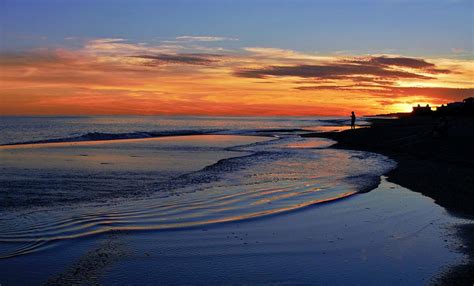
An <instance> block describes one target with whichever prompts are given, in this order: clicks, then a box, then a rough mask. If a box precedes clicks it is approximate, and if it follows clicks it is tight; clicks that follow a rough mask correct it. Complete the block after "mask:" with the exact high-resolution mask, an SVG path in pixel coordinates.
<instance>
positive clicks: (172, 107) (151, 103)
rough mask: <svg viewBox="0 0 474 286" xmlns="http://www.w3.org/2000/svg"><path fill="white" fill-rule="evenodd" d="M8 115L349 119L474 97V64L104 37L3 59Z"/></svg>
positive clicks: (2, 108)
mask: <svg viewBox="0 0 474 286" xmlns="http://www.w3.org/2000/svg"><path fill="white" fill-rule="evenodd" d="M0 66H1V74H0V95H1V104H0V114H1V115H103V114H109V115H125V114H128V115H229V116H240V115H252V116H260V115H262V116H263V115H265V116H276V115H288V116H293V115H295V116H296V115H323V116H324V115H347V114H348V113H350V111H352V110H355V111H356V112H357V113H358V114H380V113H390V112H405V111H410V110H411V106H413V105H416V104H430V105H433V106H436V105H440V104H443V103H447V102H452V101H459V100H462V99H463V98H466V97H469V96H473V94H474V81H473V79H474V69H473V61H471V60H458V59H446V58H431V59H427V58H410V57H404V56H401V55H393V54H391V55H387V54H384V55H369V56H347V55H346V56H341V55H319V54H309V53H301V52H297V51H291V50H282V49H275V48H262V47H247V48H243V49H241V50H233V51H227V50H219V49H216V50H211V51H209V50H204V49H199V47H198V48H194V50H193V51H192V52H189V51H187V50H186V49H183V47H180V46H176V45H175V46H174V45H172V44H168V45H165V44H161V45H155V46H153V45H147V44H144V43H139V44H133V43H129V42H127V41H126V40H124V39H95V40H90V41H87V42H85V43H84V45H83V46H82V48H79V49H75V50H74V49H55V50H52V49H37V50H34V51H30V52H22V53H20V52H19V53H14V54H13V53H10V54H6V53H4V54H2V55H0Z"/></svg>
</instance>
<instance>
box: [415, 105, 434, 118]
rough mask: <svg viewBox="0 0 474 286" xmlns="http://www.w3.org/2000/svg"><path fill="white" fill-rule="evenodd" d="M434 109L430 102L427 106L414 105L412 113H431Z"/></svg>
mask: <svg viewBox="0 0 474 286" xmlns="http://www.w3.org/2000/svg"><path fill="white" fill-rule="evenodd" d="M432 112H433V110H431V107H430V105H429V104H427V105H426V106H420V105H419V104H418V106H413V111H412V112H411V114H412V115H430V114H432Z"/></svg>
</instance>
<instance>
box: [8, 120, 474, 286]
mask: <svg viewBox="0 0 474 286" xmlns="http://www.w3.org/2000/svg"><path fill="white" fill-rule="evenodd" d="M105 119H107V121H108V122H110V121H112V122H114V123H113V124H112V127H113V128H114V130H116V131H119V132H116V133H105V132H102V133H100V132H96V133H93V134H94V135H93V136H91V135H88V134H90V133H87V131H88V130H91V129H92V128H91V126H96V124H97V122H103V121H104V120H105ZM105 119H104V118H85V120H87V123H84V125H83V126H81V132H82V133H81V132H78V131H75V130H67V129H64V131H63V130H62V129H61V128H58V129H54V130H53V131H52V132H56V133H51V134H50V135H48V136H47V137H46V138H44V137H43V138H42V137H40V136H38V137H37V138H33V139H34V140H32V139H31V138H24V133H23V132H21V134H20V135H18V136H21V137H18V136H17V135H16V133H15V132H16V130H14V129H11V130H12V131H11V133H10V134H9V138H20V139H17V140H16V141H11V140H10V141H9V142H5V143H4V145H3V146H1V147H0V156H1V157H0V158H1V160H0V162H1V166H0V167H1V168H2V170H3V172H2V176H1V177H0V179H1V181H2V184H1V186H2V188H1V189H0V190H1V192H0V195H1V196H2V203H3V204H4V207H3V208H2V211H1V218H0V220H1V224H0V254H1V259H0V277H1V279H2V281H0V282H1V283H5V284H6V285H24V284H33V285H40V284H47V285H64V284H86V285H89V284H101V285H152V284H167V285H183V284H185V285H189V284H200V285H209V284H231V285H234V284H252V285H254V284H268V283H271V284H290V285H294V284H298V285H301V284H315V283H316V284H333V285H345V284H348V283H351V281H358V283H360V284H365V285H380V284H385V285H400V284H403V285H407V284H408V285H420V284H436V283H443V282H444V283H446V284H450V283H452V281H461V282H466V283H467V282H469V276H466V274H462V273H468V272H466V269H468V268H466V265H469V264H468V263H469V262H470V261H472V256H469V250H470V249H472V248H470V247H471V244H470V241H469V240H466V238H467V236H465V235H464V236H460V235H459V232H460V230H461V229H468V228H466V226H469V225H471V224H472V218H471V217H469V216H467V215H462V216H461V215H459V214H458V212H456V215H452V214H453V213H454V211H451V210H450V209H449V208H447V207H446V206H445V205H441V206H440V205H438V203H437V202H436V203H435V202H434V201H433V199H431V198H429V197H426V196H423V195H421V194H419V193H416V192H413V191H412V190H411V187H409V188H407V186H406V185H404V184H403V182H395V181H393V180H392V174H393V173H394V172H400V171H399V170H401V168H403V162H402V161H400V162H399V161H398V158H396V157H394V156H393V157H392V154H386V153H383V152H379V151H378V150H370V151H371V152H368V151H369V150H368V148H367V149H364V150H351V149H357V148H355V147H354V148H351V146H349V145H344V146H342V144H343V143H344V139H340V138H336V137H338V136H340V137H341V138H342V137H344V136H352V135H353V134H359V133H360V134H367V132H371V130H375V131H376V130H377V129H378V128H382V127H379V125H377V124H378V123H376V121H374V126H373V127H368V125H362V126H360V127H361V128H359V129H357V130H355V131H344V130H345V129H347V119H345V118H288V119H284V120H282V119H280V118H261V119H255V118H253V119H247V120H248V122H249V123H248V124H247V125H246V126H245V128H242V127H240V128H236V127H238V126H239V125H238V124H236V122H240V121H242V119H240V118H236V119H228V118H227V119H226V118H219V119H212V118H211V119H209V118H205V119H202V120H203V121H201V122H199V121H196V119H192V121H190V120H189V119H187V118H178V119H170V122H171V123H170V126H171V127H170V128H171V129H173V130H174V131H172V133H171V134H170V132H171V131H170V130H167V129H164V130H161V131H160V130H158V131H146V130H154V129H156V122H157V121H156V119H155V118H151V119H147V120H149V121H148V122H149V123H147V124H149V126H148V125H146V124H143V122H142V123H141V124H143V125H142V128H143V129H144V130H140V131H139V132H131V131H130V130H132V129H134V128H136V125H134V124H135V123H133V122H135V121H136V119H135V118H119V119H120V122H124V124H123V125H120V124H117V123H116V122H117V121H119V120H118V119H117V120H113V118H111V119H108V118H105ZM54 120H56V121H57V120H58V119H54ZM67 120H68V119H67V118H66V119H64V120H63V119H60V122H61V121H62V122H65V123H64V124H68V123H67ZM226 120H227V121H226ZM285 120H286V121H285ZM25 121H28V119H25ZM31 122H33V123H32V124H34V122H35V121H34V120H31ZM89 122H92V124H94V125H91V126H89V125H87V124H91V123H89ZM130 122H132V123H130ZM183 122H184V123H183ZM190 122H192V124H195V125H198V124H201V126H200V127H199V128H196V127H194V130H195V131H194V132H193V133H192V135H189V130H188V131H186V130H185V129H184V128H181V129H180V128H176V125H177V124H178V125H182V126H188V124H190ZM209 122H211V123H209ZM364 122H366V121H364V120H361V123H364ZM381 122H383V123H380V124H381V125H380V126H383V124H396V122H397V121H396V120H385V121H381ZM28 124H29V123H28ZM55 124H57V123H55ZM216 124H219V125H220V128H219V130H216V128H215V127H216V126H215V125H216ZM64 126H69V125H64ZM130 126H131V127H130ZM278 126H283V128H278ZM27 127H28V126H27ZM59 127H61V125H59ZM25 128H26V127H25ZM28 128H29V127H28ZM68 128H69V127H68ZM161 128H168V127H166V126H164V127H161ZM103 129H104V131H107V130H111V128H110V127H103ZM58 130H59V132H61V133H64V134H65V135H67V134H71V135H72V136H71V135H69V137H64V136H65V135H62V134H59V133H57V132H58ZM180 130H181V131H180ZM196 130H197V131H198V132H199V134H196ZM36 131H38V130H37V129H36ZM315 131H317V133H315ZM327 131H329V133H327ZM336 131H337V132H336ZM43 132H47V131H43ZM163 132H165V133H163ZM81 134H85V135H81ZM7 135H8V133H7ZM61 136H63V137H61ZM321 136H324V137H329V138H321ZM140 137H142V138H140ZM48 138H52V139H48ZM22 140H23V142H22ZM361 140H362V139H361ZM337 142H339V143H337ZM351 142H352V141H351ZM12 143H14V144H12ZM342 147H344V148H345V149H342ZM377 153H381V154H383V155H380V154H377ZM394 159H395V160H394ZM415 191H417V190H416V189H415ZM446 210H448V211H446ZM32 263H33V264H35V265H41V267H40V268H37V269H33V270H32V269H31V265H32ZM453 275H455V276H453ZM462 275H464V278H462V279H464V280H459V279H461V278H460V277H461V276H462ZM453 279H455V280H453ZM461 285H462V284H461Z"/></svg>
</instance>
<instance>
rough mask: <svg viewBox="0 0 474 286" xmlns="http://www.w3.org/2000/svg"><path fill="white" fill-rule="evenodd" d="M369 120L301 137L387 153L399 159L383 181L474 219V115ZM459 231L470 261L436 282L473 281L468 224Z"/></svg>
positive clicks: (473, 235)
mask: <svg viewBox="0 0 474 286" xmlns="http://www.w3.org/2000/svg"><path fill="white" fill-rule="evenodd" d="M370 121H371V122H372V127H370V128H360V129H356V130H346V131H342V132H324V133H311V134H304V135H302V136H303V137H323V138H329V139H333V140H335V141H337V142H338V143H337V144H335V145H334V146H332V147H333V148H341V149H353V150H362V151H369V152H375V153H379V154H383V155H386V156H388V157H390V158H392V159H394V160H395V161H396V162H397V163H398V166H397V168H396V169H394V170H392V171H391V172H389V173H388V174H387V176H388V181H391V182H393V183H396V184H399V185H401V186H403V187H406V188H409V189H411V190H413V191H415V192H419V193H422V194H423V195H425V196H428V197H430V198H432V199H434V200H435V202H436V203H437V204H438V205H440V206H442V207H444V208H445V209H446V210H447V211H448V212H449V213H451V214H452V215H455V216H457V217H462V218H468V219H472V218H474V208H473V203H474V117H469V116H453V117H447V118H445V117H442V118H436V117H431V116H405V117H400V118H398V119H382V118H375V119H371V120H370ZM440 126H442V128H440ZM458 234H459V235H460V237H461V239H462V240H463V242H464V244H465V248H463V249H462V251H463V252H464V253H466V254H467V255H468V257H469V262H468V263H467V264H462V265H459V266H456V267H453V268H452V269H449V270H448V271H447V272H446V273H444V274H443V275H442V276H441V277H440V278H439V279H438V281H437V282H436V283H439V284H446V285H447V284H449V285H473V283H474V226H473V224H467V225H464V226H460V227H459V229H458Z"/></svg>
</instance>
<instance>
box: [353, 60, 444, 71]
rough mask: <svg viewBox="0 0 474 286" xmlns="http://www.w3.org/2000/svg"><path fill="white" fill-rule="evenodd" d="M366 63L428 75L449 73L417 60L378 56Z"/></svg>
mask: <svg viewBox="0 0 474 286" xmlns="http://www.w3.org/2000/svg"><path fill="white" fill-rule="evenodd" d="M355 62H357V61H355ZM359 62H360V61H359ZM368 62H369V63H371V64H374V65H382V66H395V67H404V68H412V69H419V70H423V71H426V72H429V73H449V70H445V69H437V68H436V66H435V65H434V64H433V63H429V62H427V61H425V60H424V59H417V58H407V57H386V56H380V57H371V58H370V59H369V60H368Z"/></svg>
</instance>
